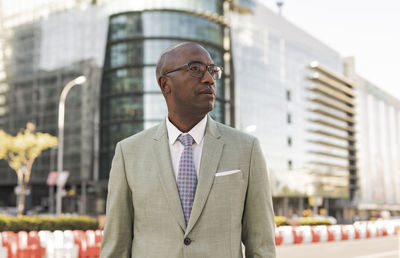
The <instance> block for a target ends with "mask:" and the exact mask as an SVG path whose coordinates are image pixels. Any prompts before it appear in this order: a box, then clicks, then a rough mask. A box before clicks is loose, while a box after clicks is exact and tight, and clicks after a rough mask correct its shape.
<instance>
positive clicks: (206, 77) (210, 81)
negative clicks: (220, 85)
mask: <svg viewBox="0 0 400 258" xmlns="http://www.w3.org/2000/svg"><path fill="white" fill-rule="evenodd" d="M201 82H202V83H205V84H210V85H215V79H214V77H213V76H212V75H211V73H210V72H209V71H208V69H206V72H205V73H204V76H203V78H201Z"/></svg>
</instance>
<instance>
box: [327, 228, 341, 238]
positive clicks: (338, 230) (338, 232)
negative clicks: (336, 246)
mask: <svg viewBox="0 0 400 258" xmlns="http://www.w3.org/2000/svg"><path fill="white" fill-rule="evenodd" d="M329 229H330V230H331V231H332V233H333V237H334V238H333V241H340V240H342V228H341V226H340V225H332V226H329Z"/></svg>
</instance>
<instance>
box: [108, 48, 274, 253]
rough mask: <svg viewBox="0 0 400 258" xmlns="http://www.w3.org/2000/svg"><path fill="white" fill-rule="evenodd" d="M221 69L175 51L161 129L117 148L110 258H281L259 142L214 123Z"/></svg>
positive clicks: (162, 73) (166, 58)
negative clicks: (276, 246) (216, 80)
mask: <svg viewBox="0 0 400 258" xmlns="http://www.w3.org/2000/svg"><path fill="white" fill-rule="evenodd" d="M221 73H222V68H220V67H217V66H215V65H214V63H213V60H212V59H211V57H210V54H209V53H208V52H207V51H206V50H205V49H204V48H203V47H202V46H200V45H198V44H195V43H190V42H185V43H181V44H178V45H175V46H173V47H170V48H169V49H167V50H166V51H165V52H164V53H163V54H162V56H161V57H160V60H159V62H158V64H157V69H156V75H157V81H158V84H159V86H160V88H161V91H162V93H163V95H164V97H165V100H166V103H167V107H168V117H167V118H166V120H165V121H164V122H162V123H161V124H160V125H158V126H156V127H153V128H151V129H148V130H145V131H143V132H140V133H138V134H136V135H134V136H131V137H129V138H127V139H125V140H123V141H121V142H119V143H118V144H117V147H116V151H115V156H114V159H113V163H112V167H111V172H110V180H109V190H108V198H107V213H106V214H107V219H106V224H105V229H104V238H103V243H102V248H101V257H102V258H109V257H112V258H114V257H116V258H120V257H134V258H198V257H199V258H200V257H201V258H205V257H210V258H229V257H232V258H239V257H242V246H241V241H243V243H244V245H245V250H246V251H245V252H246V257H247V258H253V257H254V258H256V257H257V258H261V257H263V258H265V257H268V258H270V257H275V244H274V227H275V225H274V213H273V209H272V202H271V193H270V186H269V180H268V175H267V170H266V167H265V162H264V159H263V155H262V153H261V150H260V146H259V143H258V140H257V139H256V138H254V137H252V136H249V135H246V134H244V133H241V132H239V131H237V130H235V129H232V128H230V127H228V126H225V125H222V124H220V123H217V122H215V121H213V120H212V119H211V118H210V117H209V116H208V115H207V114H208V112H210V111H211V110H212V109H213V107H214V102H215V94H216V89H215V79H219V78H220V76H221Z"/></svg>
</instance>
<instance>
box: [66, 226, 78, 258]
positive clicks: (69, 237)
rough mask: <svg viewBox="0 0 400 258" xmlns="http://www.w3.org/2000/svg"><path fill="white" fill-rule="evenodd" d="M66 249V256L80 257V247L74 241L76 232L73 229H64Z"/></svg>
mask: <svg viewBox="0 0 400 258" xmlns="http://www.w3.org/2000/svg"><path fill="white" fill-rule="evenodd" d="M64 249H65V250H66V253H67V254H68V255H66V256H65V257H66V258H78V256H79V247H78V246H77V245H76V244H75V242H74V234H73V232H72V231H71V230H66V231H64Z"/></svg>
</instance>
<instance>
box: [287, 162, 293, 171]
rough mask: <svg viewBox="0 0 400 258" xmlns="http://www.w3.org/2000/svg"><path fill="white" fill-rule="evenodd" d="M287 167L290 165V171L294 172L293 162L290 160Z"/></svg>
mask: <svg viewBox="0 0 400 258" xmlns="http://www.w3.org/2000/svg"><path fill="white" fill-rule="evenodd" d="M287 165H288V170H292V168H293V163H292V161H291V160H290V159H289V160H288V162H287Z"/></svg>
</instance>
